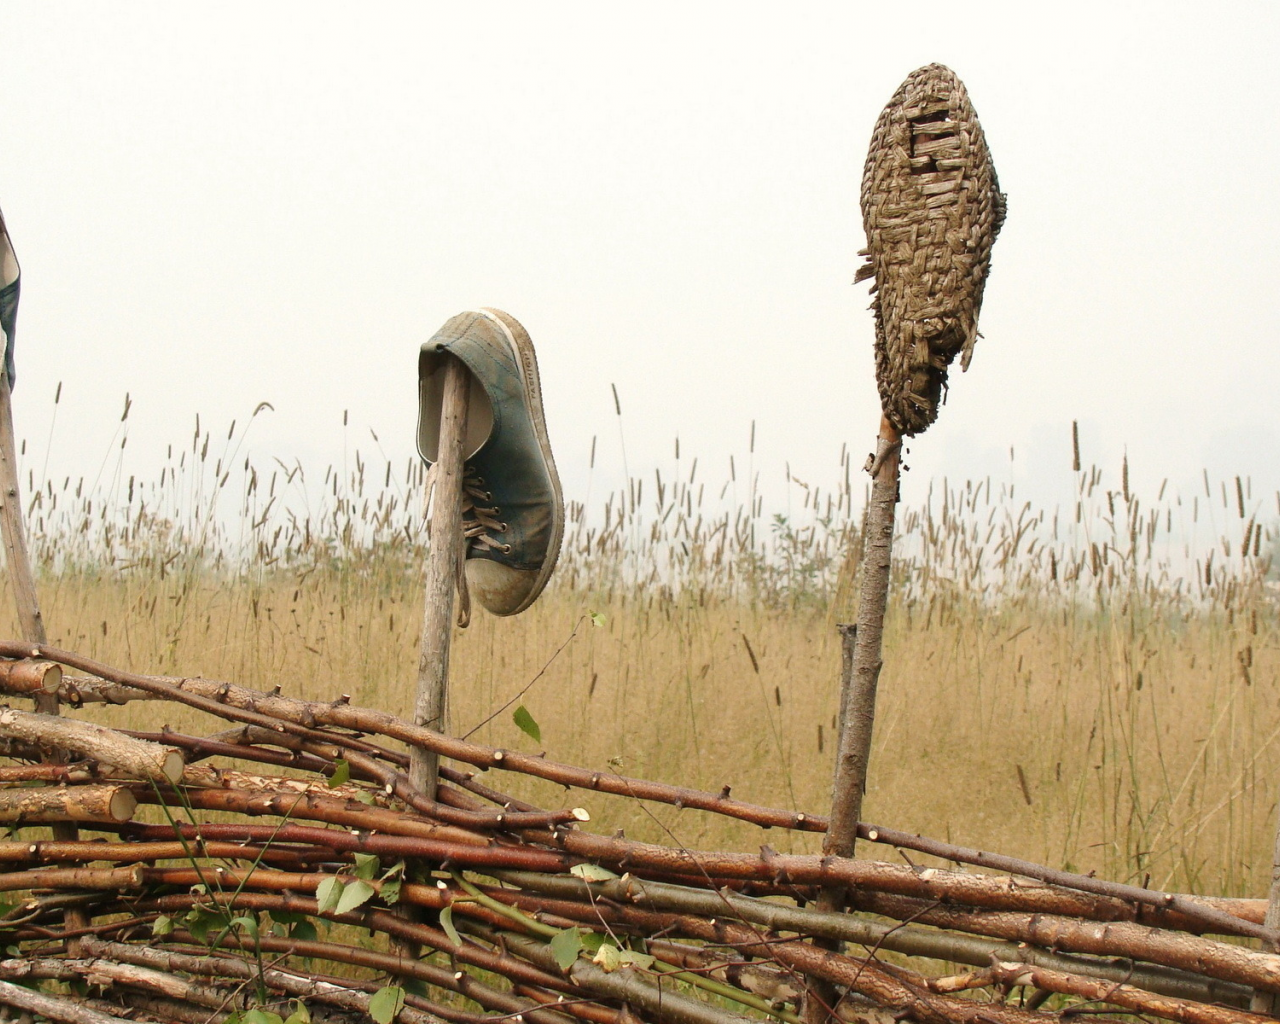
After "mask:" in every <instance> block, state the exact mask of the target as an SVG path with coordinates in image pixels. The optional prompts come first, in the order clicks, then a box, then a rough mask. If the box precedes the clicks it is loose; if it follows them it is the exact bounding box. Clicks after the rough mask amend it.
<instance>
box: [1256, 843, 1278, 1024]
mask: <svg viewBox="0 0 1280 1024" xmlns="http://www.w3.org/2000/svg"><path fill="white" fill-rule="evenodd" d="M1262 923H1263V925H1265V926H1266V927H1267V928H1271V929H1273V930H1274V929H1277V928H1280V825H1278V826H1277V827H1276V842H1275V849H1274V850H1273V851H1272V854H1271V890H1270V892H1269V893H1268V898H1267V915H1266V917H1264V918H1263V920H1262ZM1263 948H1264V949H1267V950H1270V951H1271V952H1272V953H1275V952H1278V950H1277V948H1276V944H1275V943H1273V942H1264V943H1263ZM1249 1009H1251V1010H1252V1011H1253V1012H1254V1013H1267V1014H1270V1015H1271V1016H1273V1017H1277V1016H1280V995H1277V994H1276V993H1274V992H1265V991H1263V990H1261V989H1259V990H1257V991H1255V992H1254V993H1253V1002H1252V1003H1251V1004H1250V1007H1249Z"/></svg>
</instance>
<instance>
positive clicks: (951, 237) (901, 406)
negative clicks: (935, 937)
mask: <svg viewBox="0 0 1280 1024" xmlns="http://www.w3.org/2000/svg"><path fill="white" fill-rule="evenodd" d="M861 200H862V218H863V226H864V228H865V229H866V233H867V247H866V249H865V250H863V253H862V255H864V256H866V257H867V263H866V265H865V266H863V267H862V268H861V269H859V271H858V272H857V275H856V276H855V277H854V280H855V281H862V280H866V279H867V278H874V279H875V286H874V288H873V289H872V292H873V294H874V299H873V302H872V309H873V310H874V311H875V328H876V338H875V365H876V384H877V386H878V389H879V392H880V406H881V414H882V415H881V420H880V431H879V434H878V436H877V439H876V450H875V452H874V453H873V454H872V455H871V456H870V457H869V458H868V460H867V467H866V468H867V471H868V472H869V473H870V474H871V477H872V481H873V483H872V489H871V501H870V504H869V506H868V508H867V515H866V520H865V536H864V537H863V544H862V549H863V556H862V566H861V573H860V576H861V579H860V585H859V594H858V617H857V632H856V635H855V637H854V642H853V650H852V652H851V657H850V658H849V659H848V663H849V664H848V671H846V672H845V673H844V674H843V679H842V693H841V699H840V707H841V709H842V714H841V723H840V737H839V746H838V753H837V755H836V767H835V778H834V782H833V786H832V798H831V822H830V826H829V828H828V830H827V835H826V837H825V839H824V842H823V847H822V849H823V853H824V854H826V855H827V856H834V857H852V856H853V853H854V846H855V843H856V841H857V836H858V820H859V818H860V817H861V813H862V798H863V794H864V792H865V791H866V786H867V769H868V762H869V760H870V756H871V738H872V731H873V727H874V724H875V704H876V688H877V684H878V681H879V677H880V669H881V665H882V663H883V661H882V650H883V648H882V637H883V631H884V618H885V608H886V605H887V601H888V594H889V576H890V568H891V564H892V550H893V531H894V516H895V509H896V505H897V502H898V479H899V465H900V453H901V450H902V440H903V438H905V437H910V436H912V435H914V434H919V433H922V432H924V431H925V430H926V429H928V427H929V426H930V425H931V424H932V423H933V422H934V420H935V419H937V416H938V408H939V406H940V405H941V404H942V402H943V400H944V399H945V394H946V391H945V389H946V385H947V370H948V368H949V367H950V365H951V363H952V361H953V360H954V359H955V358H956V357H957V356H959V357H960V365H961V368H963V369H967V368H968V366H969V360H970V358H971V356H972V354H973V345H974V342H975V340H976V339H977V336H978V313H979V311H980V310H981V308H982V297H983V292H984V289H985V287H986V280H987V271H988V268H989V267H990V263H991V246H992V244H993V243H994V241H995V238H996V235H997V234H998V233H999V231H1000V227H1001V225H1002V224H1003V222H1004V212H1005V197H1004V194H1003V193H1002V192H1000V186H999V182H998V181H997V179H996V173H995V168H994V167H993V165H992V162H991V153H990V151H989V150H988V149H987V143H986V137H985V135H984V134H983V131H982V126H981V125H980V124H979V123H978V118H977V114H976V113H975V112H974V109H973V106H972V104H971V103H970V102H969V95H968V92H967V91H966V90H965V87H964V83H962V82H961V81H960V79H959V78H958V77H956V74H955V73H954V72H953V71H951V69H950V68H946V67H943V66H942V65H941V64H930V65H928V66H927V67H923V68H920V69H918V70H917V71H914V72H912V73H911V74H910V75H909V76H908V77H907V79H906V81H905V82H903V83H902V85H901V86H900V87H899V89H898V91H897V92H896V93H894V95H893V97H892V98H891V99H890V100H889V103H888V104H887V105H886V106H885V108H884V110H883V111H882V112H881V114H880V117H879V119H878V120H877V121H876V126H875V130H874V132H873V134H872V137H871V146H870V149H869V151H868V153H867V162H866V167H865V169H864V171H863V176H862V196H861ZM817 902H818V909H819V910H822V911H828V912H830V911H841V910H844V908H845V903H846V893H845V890H844V888H843V887H841V886H827V887H824V888H823V889H822V890H821V891H820V893H819V896H818V901H817ZM815 942H816V943H817V944H819V945H823V944H824V943H823V942H822V941H820V940H815ZM825 945H827V947H828V948H834V947H838V945H839V944H838V943H831V942H827V943H825ZM836 1002H838V996H837V994H836V991H835V989H834V987H833V986H831V985H830V984H829V983H827V982H825V981H822V980H821V979H816V978H814V979H810V982H809V992H808V995H807V997H806V1000H805V1020H806V1022H807V1024H824V1022H826V1021H830V1020H834V1019H835V1010H836Z"/></svg>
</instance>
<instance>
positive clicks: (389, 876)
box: [380, 860, 404, 906]
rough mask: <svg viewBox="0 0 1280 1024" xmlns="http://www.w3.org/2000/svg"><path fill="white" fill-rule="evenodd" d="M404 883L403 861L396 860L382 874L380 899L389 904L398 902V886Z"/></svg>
mask: <svg viewBox="0 0 1280 1024" xmlns="http://www.w3.org/2000/svg"><path fill="white" fill-rule="evenodd" d="M403 884H404V861H402V860H398V861H396V862H395V863H394V864H392V865H391V867H389V868H387V871H386V874H384V875H383V876H382V892H381V893H380V895H381V896H382V901H383V902H384V903H385V904H386V905H387V906H391V905H392V904H394V903H399V902H400V886H401V885H403Z"/></svg>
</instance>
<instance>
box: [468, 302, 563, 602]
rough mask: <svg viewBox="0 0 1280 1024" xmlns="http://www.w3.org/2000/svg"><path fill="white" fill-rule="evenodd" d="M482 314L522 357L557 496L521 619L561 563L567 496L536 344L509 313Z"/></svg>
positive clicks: (523, 379)
mask: <svg viewBox="0 0 1280 1024" xmlns="http://www.w3.org/2000/svg"><path fill="white" fill-rule="evenodd" d="M479 313H480V315H481V316H483V317H484V318H485V319H487V320H489V321H491V322H493V323H494V324H496V325H497V326H498V327H499V329H501V331H502V333H503V334H504V335H505V336H506V338H507V340H508V341H509V342H511V347H512V348H513V349H515V352H516V355H517V356H518V357H519V358H518V359H517V360H516V365H517V366H518V367H519V368H520V381H521V383H522V384H523V386H524V393H525V394H526V395H527V396H528V398H529V412H530V415H531V416H532V419H533V432H534V435H535V436H536V437H537V439H538V447H539V449H541V451H542V457H543V458H544V459H545V460H546V463H547V467H548V468H549V469H550V470H551V491H552V493H553V494H554V495H555V507H554V508H553V509H552V516H551V540H550V543H549V544H548V548H547V551H548V556H547V558H546V560H545V561H544V562H543V563H542V568H541V569H540V570H539V572H538V578H537V579H536V580H535V581H534V584H533V590H532V592H531V594H530V596H529V598H528V600H526V601H525V602H523V603H522V604H521V605H520V606H519V607H518V608H516V609H515V610H514V611H512V612H511V613H510V614H511V615H518V614H520V612H522V611H524V610H525V609H526V608H528V607H529V605H531V604H533V602H534V601H536V600H537V599H538V596H539V595H540V594H541V593H542V590H543V588H544V587H545V586H546V585H547V580H548V579H550V578H551V574H552V573H553V572H554V571H555V568H556V563H557V562H558V561H559V560H560V543H561V541H562V540H563V539H564V495H563V493H562V492H561V490H560V474H559V472H558V471H557V470H556V460H555V456H553V455H552V454H551V440H550V438H548V437H547V420H546V416H545V414H544V411H543V407H542V378H541V377H540V376H539V375H538V357H537V356H536V355H535V354H534V351H533V340H532V339H531V338H530V337H529V332H528V331H526V330H525V329H524V327H523V325H521V324H520V322H519V321H518V320H516V318H515V317H513V316H511V315H510V314H509V313H504V312H502V310H500V309H492V308H489V307H484V308H482V309H480V310H479Z"/></svg>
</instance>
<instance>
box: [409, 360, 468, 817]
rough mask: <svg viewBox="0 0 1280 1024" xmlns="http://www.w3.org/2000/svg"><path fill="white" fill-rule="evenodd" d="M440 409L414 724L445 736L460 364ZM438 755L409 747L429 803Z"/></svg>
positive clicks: (458, 528) (451, 363)
mask: <svg viewBox="0 0 1280 1024" xmlns="http://www.w3.org/2000/svg"><path fill="white" fill-rule="evenodd" d="M444 358H445V365H444V368H443V370H442V371H441V373H442V374H443V377H444V384H443V395H442V401H441V410H440V426H439V448H438V452H439V456H438V458H437V460H436V462H435V464H434V465H433V466H432V467H431V471H430V472H431V486H430V487H429V488H428V492H427V493H428V495H429V500H430V502H431V546H430V548H429V549H428V553H427V582H426V603H425V605H424V607H423V612H422V647H421V653H420V654H419V656H418V694H417V700H416V703H415V705H414V712H413V721H414V724H415V725H425V726H426V727H427V728H429V729H436V730H438V731H440V732H447V731H448V728H449V646H450V639H451V637H452V635H453V621H454V620H453V591H454V585H455V582H456V581H457V579H458V572H459V566H460V565H461V563H462V559H463V557H464V555H465V549H466V543H467V542H466V538H464V537H463V535H462V466H463V459H464V457H465V450H464V446H465V443H466V437H467V413H468V406H469V404H470V402H469V398H470V393H471V374H470V373H468V372H467V368H466V366H464V365H463V363H462V360H460V359H458V358H456V357H455V356H445V357H444ZM439 770H440V768H439V758H438V757H437V756H436V754H434V753H432V752H430V751H426V750H423V749H422V748H421V747H413V748H412V750H411V753H410V762H409V780H410V782H412V784H413V785H414V787H415V788H416V789H418V790H419V791H420V792H421V793H423V794H424V795H425V796H426V797H428V798H429V799H431V800H434V799H435V798H436V783H437V780H438V777H439Z"/></svg>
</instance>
